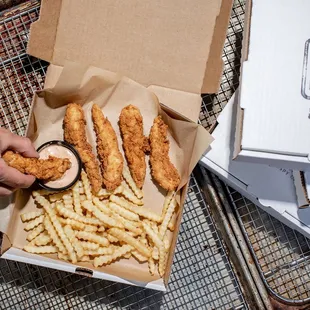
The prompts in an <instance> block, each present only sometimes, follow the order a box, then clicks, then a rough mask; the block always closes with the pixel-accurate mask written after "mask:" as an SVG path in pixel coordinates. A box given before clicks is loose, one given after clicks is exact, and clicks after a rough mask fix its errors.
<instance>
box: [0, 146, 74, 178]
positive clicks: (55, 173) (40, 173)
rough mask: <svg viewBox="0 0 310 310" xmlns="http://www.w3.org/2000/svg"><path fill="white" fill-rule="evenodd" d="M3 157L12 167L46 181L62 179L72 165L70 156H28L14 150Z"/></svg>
mask: <svg viewBox="0 0 310 310" xmlns="http://www.w3.org/2000/svg"><path fill="white" fill-rule="evenodd" d="M2 159H3V160H4V161H5V162H6V164H7V165H8V166H10V167H12V168H15V169H17V170H18V171H20V172H21V173H24V174H30V175H33V176H35V177H36V178H37V179H40V180H44V181H55V180H57V179H60V178H61V177H62V176H63V175H64V173H65V172H66V171H67V170H68V169H69V168H70V167H71V163H70V160H69V159H68V158H57V157H54V156H49V158H48V159H38V158H27V157H23V156H22V155H20V154H18V153H14V152H12V151H6V152H5V153H4V154H3V155H2Z"/></svg>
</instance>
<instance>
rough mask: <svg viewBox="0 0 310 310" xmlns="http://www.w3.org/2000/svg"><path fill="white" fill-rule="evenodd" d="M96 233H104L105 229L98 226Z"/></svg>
mask: <svg viewBox="0 0 310 310" xmlns="http://www.w3.org/2000/svg"><path fill="white" fill-rule="evenodd" d="M97 231H98V232H104V231H105V227H104V226H100V227H99V228H98V230H97Z"/></svg>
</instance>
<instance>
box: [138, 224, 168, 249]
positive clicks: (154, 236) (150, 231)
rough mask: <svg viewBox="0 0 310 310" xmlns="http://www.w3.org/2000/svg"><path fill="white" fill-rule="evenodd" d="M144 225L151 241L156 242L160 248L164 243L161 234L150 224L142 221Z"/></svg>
mask: <svg viewBox="0 0 310 310" xmlns="http://www.w3.org/2000/svg"><path fill="white" fill-rule="evenodd" d="M142 226H143V228H144V231H145V232H146V234H147V235H148V236H149V237H150V239H151V241H152V242H153V243H154V245H155V246H156V247H158V248H159V247H160V246H161V245H162V244H163V241H162V240H161V239H160V238H159V236H158V235H157V234H156V233H155V232H154V230H153V229H152V228H151V227H150V226H149V225H148V224H146V223H145V222H142Z"/></svg>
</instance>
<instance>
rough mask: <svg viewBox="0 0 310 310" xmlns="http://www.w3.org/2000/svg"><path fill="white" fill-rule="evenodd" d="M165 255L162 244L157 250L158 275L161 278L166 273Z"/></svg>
mask: <svg viewBox="0 0 310 310" xmlns="http://www.w3.org/2000/svg"><path fill="white" fill-rule="evenodd" d="M166 262H167V253H166V251H165V246H164V243H162V245H161V247H160V248H159V261H158V273H159V275H160V276H161V277H163V276H164V274H165V271H166Z"/></svg>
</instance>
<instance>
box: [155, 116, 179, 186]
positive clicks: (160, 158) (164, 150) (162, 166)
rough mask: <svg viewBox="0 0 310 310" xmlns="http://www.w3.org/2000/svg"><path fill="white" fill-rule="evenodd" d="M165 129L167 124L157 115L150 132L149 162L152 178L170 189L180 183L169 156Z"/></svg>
mask: <svg viewBox="0 0 310 310" xmlns="http://www.w3.org/2000/svg"><path fill="white" fill-rule="evenodd" d="M167 130H168V126H167V125H166V124H165V123H164V121H163V120H162V118H161V117H160V116H157V117H156V118H155V119H154V122H153V126H152V128H151V132H150V147H151V153H150V163H151V171H152V176H153V178H154V179H155V180H156V181H157V182H158V184H159V185H160V186H161V187H162V188H164V189H166V190H167V191H172V190H174V189H176V187H177V186H178V185H179V184H180V175H179V173H178V171H177V169H176V168H175V166H174V165H173V164H172V163H171V161H170V158H169V140H168V139H167Z"/></svg>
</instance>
